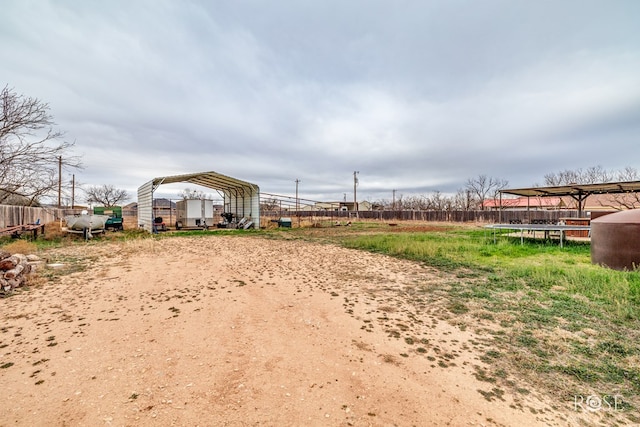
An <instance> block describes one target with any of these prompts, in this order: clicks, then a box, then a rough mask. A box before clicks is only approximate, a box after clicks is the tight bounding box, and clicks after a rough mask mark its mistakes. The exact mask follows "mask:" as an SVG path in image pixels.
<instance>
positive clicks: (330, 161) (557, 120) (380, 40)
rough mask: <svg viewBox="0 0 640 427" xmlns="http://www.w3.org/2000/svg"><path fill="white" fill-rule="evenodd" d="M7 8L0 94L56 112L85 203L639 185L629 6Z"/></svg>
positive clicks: (22, 4) (638, 49)
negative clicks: (199, 174)
mask: <svg viewBox="0 0 640 427" xmlns="http://www.w3.org/2000/svg"><path fill="white" fill-rule="evenodd" d="M6 3H7V4H5V5H3V9H4V10H3V14H2V15H1V16H0V48H1V50H2V52H3V54H4V57H5V58H9V60H5V61H3V62H2V64H1V65H0V76H1V77H2V80H3V81H1V82H0V83H2V84H8V85H10V86H12V87H14V88H15V89H16V90H17V91H18V92H20V93H24V94H26V95H29V96H36V97H38V98H40V99H42V100H44V101H46V102H48V103H49V104H50V106H51V109H52V113H53V114H54V115H55V117H56V120H57V122H58V124H59V126H60V128H61V129H63V130H65V131H66V132H67V139H69V140H75V141H76V149H77V151H78V152H79V153H82V154H84V163H85V165H86V169H85V170H83V171H79V172H77V173H76V174H77V175H78V179H79V181H81V182H83V183H86V184H90V185H100V184H113V185H116V186H117V187H120V188H126V189H128V190H130V191H131V192H132V193H133V192H135V190H136V189H137V187H138V186H139V185H141V184H142V183H144V182H146V181H148V180H149V179H151V178H153V177H156V176H163V175H170V174H178V173H187V172H195V171H206V170H216V171H219V172H221V173H224V174H227V175H232V176H236V177H238V178H241V179H246V180H248V181H252V182H256V183H257V184H258V185H260V187H261V188H262V190H263V191H265V192H271V193H278V194H292V193H293V191H294V189H295V184H294V180H295V179H300V180H301V183H300V189H301V195H302V196H303V197H307V198H311V199H320V198H322V199H342V198H343V195H344V193H348V194H351V191H352V179H353V176H352V173H353V171H354V170H359V171H360V189H359V195H361V196H362V198H373V199H375V198H378V197H386V198H389V194H391V191H392V190H393V189H396V190H398V191H400V192H404V193H405V194H408V193H412V192H413V193H426V192H430V191H436V190H439V191H443V192H455V191H456V189H458V188H460V187H462V186H463V185H464V182H465V180H466V179H467V178H469V177H474V176H477V175H478V174H489V175H493V176H496V177H500V178H503V179H507V180H509V182H510V183H511V185H513V186H528V185H532V184H533V183H535V182H541V181H542V178H543V176H544V174H545V173H548V172H552V171H556V170H560V169H566V168H579V167H582V168H585V167H588V166H592V165H596V164H600V165H602V166H603V167H605V168H622V167H624V166H627V165H629V166H632V167H637V168H640V165H638V164H635V163H634V162H633V158H632V157H631V156H629V153H630V151H631V150H632V148H635V147H636V146H637V144H636V145H632V144H634V143H636V141H637V139H638V135H639V131H640V129H639V125H638V123H640V105H639V102H638V100H639V99H640V73H638V70H639V69H640V29H638V26H637V17H638V16H639V15H640V4H639V3H637V2H635V1H633V0H629V1H622V0H618V1H613V2H607V3H606V4H604V3H602V2H599V1H563V2H557V1H539V2H511V1H500V0H493V1H482V2H466V1H464V2H463V1H456V0H454V1H426V2H412V1H398V2H391V3H390V2H386V1H367V2H359V1H355V2H337V1H329V2H306V1H304V2H300V1H280V2H275V3H273V2H272V3H268V4H267V3H264V2H258V1H247V2H223V1H213V2H204V1H195V0H194V1H188V2H182V1H169V0H165V1H138V2H133V3H131V2H125V1H111V2H103V3H94V2H83V1H71V2H64V3H59V2H53V1H50V2H47V1H40V2H28V1H18V0H10V1H9V2H6ZM349 197H351V196H349Z"/></svg>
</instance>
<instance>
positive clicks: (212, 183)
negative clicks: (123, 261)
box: [138, 172, 260, 232]
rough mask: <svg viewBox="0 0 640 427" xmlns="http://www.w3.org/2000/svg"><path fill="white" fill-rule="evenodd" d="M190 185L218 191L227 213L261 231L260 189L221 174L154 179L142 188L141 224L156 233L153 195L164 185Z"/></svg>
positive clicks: (139, 193)
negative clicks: (185, 183) (247, 220)
mask: <svg viewBox="0 0 640 427" xmlns="http://www.w3.org/2000/svg"><path fill="white" fill-rule="evenodd" d="M178 182H189V183H191V184H194V185H200V186H202V187H207V188H211V189H213V190H216V191H217V192H218V193H219V194H220V195H221V196H222V197H223V199H224V211H225V212H231V213H233V214H234V215H235V216H236V218H248V219H249V220H251V221H253V224H254V227H255V228H260V188H259V187H258V186H257V185H256V184H252V183H250V182H246V181H241V180H239V179H236V178H231V177H229V176H226V175H222V174H220V173H217V172H198V173H190V174H185V175H173V176H163V177H158V178H153V179H152V180H151V181H149V182H147V183H145V184H142V185H141V186H140V187H139V188H138V224H139V225H140V227H143V228H144V229H145V230H147V231H149V232H153V220H154V218H153V193H154V192H155V191H156V189H157V188H158V187H159V186H161V185H162V184H174V183H178Z"/></svg>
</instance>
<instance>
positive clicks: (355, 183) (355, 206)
mask: <svg viewBox="0 0 640 427" xmlns="http://www.w3.org/2000/svg"><path fill="white" fill-rule="evenodd" d="M359 173H360V172H359V171H353V209H354V210H355V211H356V218H358V200H357V198H356V187H357V186H358V174H359Z"/></svg>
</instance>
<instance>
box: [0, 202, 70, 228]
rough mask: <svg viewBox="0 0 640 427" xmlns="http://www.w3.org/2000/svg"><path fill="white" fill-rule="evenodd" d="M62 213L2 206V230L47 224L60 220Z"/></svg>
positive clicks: (0, 214) (43, 209) (26, 207)
mask: <svg viewBox="0 0 640 427" xmlns="http://www.w3.org/2000/svg"><path fill="white" fill-rule="evenodd" d="M60 213H61V211H60V210H58V209H55V208H34V207H28V206H9V205H0V228H5V227H11V226H12V225H22V224H33V223H36V222H37V221H40V224H47V223H50V222H53V221H55V220H57V219H59V218H60Z"/></svg>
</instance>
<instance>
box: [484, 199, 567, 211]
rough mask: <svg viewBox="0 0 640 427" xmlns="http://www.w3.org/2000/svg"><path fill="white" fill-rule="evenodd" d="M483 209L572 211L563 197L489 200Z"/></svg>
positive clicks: (485, 202)
mask: <svg viewBox="0 0 640 427" xmlns="http://www.w3.org/2000/svg"><path fill="white" fill-rule="evenodd" d="M482 207H483V208H484V209H489V210H498V209H500V208H502V209H503V210H504V209H509V210H527V209H528V210H558V209H570V208H569V207H568V206H567V204H566V203H565V200H563V198H561V197H517V198H513V199H502V200H500V199H487V200H485V201H484V202H482Z"/></svg>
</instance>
